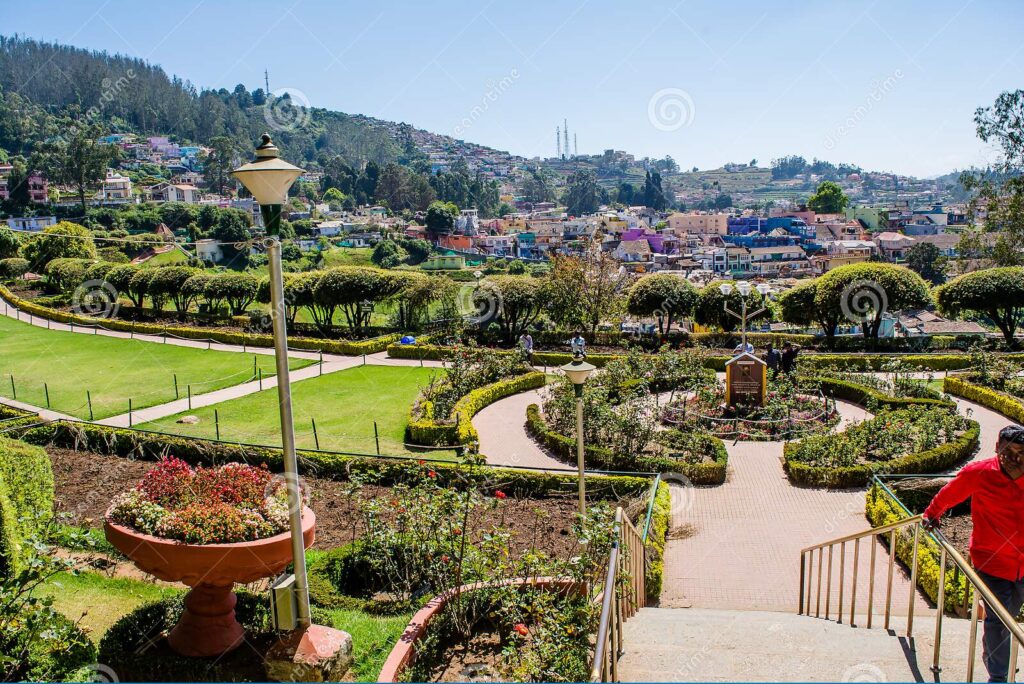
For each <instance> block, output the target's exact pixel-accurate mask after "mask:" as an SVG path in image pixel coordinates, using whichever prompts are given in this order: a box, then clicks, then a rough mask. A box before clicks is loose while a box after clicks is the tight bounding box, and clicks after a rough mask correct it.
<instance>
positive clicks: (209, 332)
mask: <svg viewBox="0 0 1024 684" xmlns="http://www.w3.org/2000/svg"><path fill="white" fill-rule="evenodd" d="M0 298H2V299H4V300H6V301H7V302H8V303H9V304H10V305H11V306H14V307H17V308H18V309H21V310H22V311H24V312H25V313H28V314H31V315H33V316H38V317H39V318H45V319H49V320H51V321H57V322H58V323H66V324H74V325H83V326H88V325H102V326H103V327H104V328H108V329H110V330H118V331H120V332H133V333H136V334H139V335H165V334H166V335H171V336H174V337H183V338H185V339H190V340H213V341H214V342H220V343H222V344H235V345H238V344H244V345H249V346H253V347H273V346H274V337H273V335H263V334H259V333H247V332H234V331H231V330H217V329H213V328H193V327H190V326H183V325H164V324H161V323H133V322H129V321H121V320H118V319H113V318H111V319H107V318H90V317H88V316H80V315H78V314H73V313H68V312H66V311H58V310H56V309H50V308H47V307H44V306H39V305H38V304H36V303H34V302H30V301H28V300H27V299H22V298H21V297H18V296H17V295H15V294H14V293H12V292H11V291H10V290H8V289H7V288H5V287H3V286H2V285H0ZM245 320H246V322H248V320H249V319H248V317H246V319H245ZM400 337H401V335H400V334H398V333H394V334H391V335H384V336H382V337H376V338H373V339H369V340H362V341H358V342H353V341H349V340H322V339H318V338H314V337H289V338H288V347H289V348H291V349H301V350H303V351H322V352H324V353H326V354H342V355H345V356H360V355H362V354H376V353H378V352H382V351H384V350H385V349H388V346H389V345H392V344H394V343H395V342H396V341H397V340H398V339H399V338H400Z"/></svg>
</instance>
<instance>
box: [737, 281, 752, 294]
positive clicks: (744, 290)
mask: <svg viewBox="0 0 1024 684" xmlns="http://www.w3.org/2000/svg"><path fill="white" fill-rule="evenodd" d="M736 289H737V290H739V291H740V295H741V296H743V297H746V296H747V295H749V294H750V291H751V290H752V289H753V288H752V287H750V283H748V282H747V281H745V280H744V281H741V282H740V284H739V285H737V286H736Z"/></svg>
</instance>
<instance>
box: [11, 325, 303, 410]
mask: <svg viewBox="0 0 1024 684" xmlns="http://www.w3.org/2000/svg"><path fill="white" fill-rule="evenodd" d="M0 350H2V352H0V396H4V397H9V398H17V399H18V400H20V401H24V402H28V403H30V404H32V405H34V406H39V407H42V408H47V407H48V408H51V409H53V410H54V411H60V412H61V413H67V414H70V415H73V416H77V417H79V418H84V419H88V418H89V408H88V405H87V402H86V391H87V390H88V391H89V393H90V394H91V395H92V408H93V417H94V418H96V419H100V418H105V417H108V416H114V415H118V414H121V413H125V412H127V411H128V399H129V398H131V400H132V408H145V407H147V406H154V405H156V404H163V403H165V402H168V401H173V400H174V398H175V392H174V377H175V375H177V378H178V392H179V394H180V396H182V397H184V396H185V395H186V387H187V386H188V385H191V386H192V393H193V394H202V393H205V392H210V391H213V390H217V389H221V388H223V387H229V386H231V385H237V384H239V383H242V382H246V381H248V380H249V379H250V378H251V377H252V376H253V359H254V358H255V360H256V365H257V368H262V370H263V375H265V376H270V375H273V374H274V357H273V356H269V355H266V354H255V355H254V354H243V353H237V352H224V351H207V350H205V349H196V348H193V347H179V346H177V345H174V344H158V343H154V342H143V341H139V340H127V339H121V338H115V337H106V336H103V335H88V334H83V333H72V332H67V331H57V330H46V329H45V328H40V327H37V326H32V325H29V324H28V323H23V322H19V321H15V320H12V319H10V318H8V317H6V316H0ZM311 363H314V361H308V360H305V359H293V360H292V363H291V367H292V368H302V367H303V366H308V365H309V364H311ZM11 376H13V378H14V387H13V389H12V387H11ZM47 389H48V390H49V395H50V396H49V402H47V399H46V390H47ZM15 394H17V397H15V396H14V395H15Z"/></svg>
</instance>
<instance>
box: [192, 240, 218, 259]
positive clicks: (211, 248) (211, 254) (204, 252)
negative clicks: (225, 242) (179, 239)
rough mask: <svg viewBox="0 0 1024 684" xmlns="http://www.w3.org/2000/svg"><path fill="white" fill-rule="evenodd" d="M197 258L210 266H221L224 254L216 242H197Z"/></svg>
mask: <svg viewBox="0 0 1024 684" xmlns="http://www.w3.org/2000/svg"><path fill="white" fill-rule="evenodd" d="M196 256H198V257H199V258H200V259H202V260H203V261H205V262H206V263H208V264H219V263H220V262H221V260H222V259H224V252H223V251H222V250H221V248H220V243H219V242H218V241H216V240H199V241H198V242H196Z"/></svg>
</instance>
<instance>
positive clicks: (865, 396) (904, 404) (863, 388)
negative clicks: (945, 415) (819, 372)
mask: <svg viewBox="0 0 1024 684" xmlns="http://www.w3.org/2000/svg"><path fill="white" fill-rule="evenodd" d="M811 381H812V382H817V383H819V384H820V385H821V389H822V390H823V391H828V392H831V393H832V396H834V397H835V398H836V399H843V400H846V401H849V402H852V403H854V404H859V405H861V406H867V405H868V404H869V403H872V402H873V403H874V404H875V405H876V406H879V407H880V408H887V409H901V408H909V407H911V406H934V407H936V408H945V409H950V410H954V409H955V408H956V404H954V403H953V402H951V401H943V400H942V399H928V398H926V397H894V396H892V395H890V394H886V393H885V392H882V391H880V390H877V389H875V388H874V387H868V386H867V385H861V384H859V383H856V382H851V381H849V380H839V379H837V378H812V379H811Z"/></svg>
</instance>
